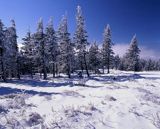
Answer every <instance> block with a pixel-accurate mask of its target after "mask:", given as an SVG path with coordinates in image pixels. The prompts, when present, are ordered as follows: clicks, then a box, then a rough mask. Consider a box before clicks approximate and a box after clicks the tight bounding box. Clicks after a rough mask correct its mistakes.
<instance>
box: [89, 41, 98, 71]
mask: <svg viewBox="0 0 160 129" xmlns="http://www.w3.org/2000/svg"><path fill="white" fill-rule="evenodd" d="M99 64H100V61H99V49H98V45H97V44H96V42H94V44H93V45H91V47H90V49H89V66H90V69H91V70H94V71H95V73H96V72H97V70H98V67H99Z"/></svg>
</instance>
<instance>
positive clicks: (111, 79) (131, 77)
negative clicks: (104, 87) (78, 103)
mask: <svg viewBox="0 0 160 129" xmlns="http://www.w3.org/2000/svg"><path fill="white" fill-rule="evenodd" d="M142 78H146V77H142V76H141V75H139V74H130V75H117V76H113V75H109V76H92V77H90V79H91V80H95V81H101V82H124V81H128V80H129V81H131V80H136V79H142Z"/></svg>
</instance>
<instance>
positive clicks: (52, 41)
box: [45, 18, 59, 77]
mask: <svg viewBox="0 0 160 129" xmlns="http://www.w3.org/2000/svg"><path fill="white" fill-rule="evenodd" d="M45 34H46V37H45V42H46V53H47V57H48V62H49V66H50V65H51V69H52V74H53V77H55V74H56V63H57V56H58V52H59V51H58V49H59V48H58V43H57V36H56V32H55V30H54V28H53V20H52V18H51V19H50V20H49V23H48V25H47V27H46V31H45Z"/></svg>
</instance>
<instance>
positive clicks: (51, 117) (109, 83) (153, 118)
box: [0, 70, 160, 129]
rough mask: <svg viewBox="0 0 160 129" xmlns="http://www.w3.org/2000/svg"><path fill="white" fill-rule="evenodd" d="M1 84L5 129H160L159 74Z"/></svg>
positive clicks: (116, 73)
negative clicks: (83, 83)
mask: <svg viewBox="0 0 160 129" xmlns="http://www.w3.org/2000/svg"><path fill="white" fill-rule="evenodd" d="M35 76H36V77H37V78H36V79H35V80H31V79H30V78H28V77H25V76H24V77H23V79H22V80H19V81H18V80H12V81H11V80H10V81H8V82H7V83H2V82H1V83H0V94H1V95H0V128H4V127H6V128H7V129H8V128H15V129H19V128H25V129H30V128H33V129H46V128H49V129H53V128H54V129H60V128H61V129H160V94H159V93H160V72H154V71H152V72H137V73H134V72H124V71H114V70H112V71H111V74H109V75H108V74H104V75H92V76H91V77H90V78H89V79H88V78H85V79H84V80H82V81H83V82H85V85H84V86H83V85H81V84H80V81H79V79H78V78H77V77H76V76H74V77H73V78H72V79H68V78H66V77H63V76H62V77H59V78H58V77H57V78H55V79H52V78H49V79H48V80H45V81H44V80H41V79H39V78H38V76H37V75H35Z"/></svg>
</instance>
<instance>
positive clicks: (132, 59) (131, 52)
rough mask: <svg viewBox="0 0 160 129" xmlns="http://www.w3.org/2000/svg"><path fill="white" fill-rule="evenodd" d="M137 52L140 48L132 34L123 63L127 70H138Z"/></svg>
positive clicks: (138, 52)
mask: <svg viewBox="0 0 160 129" xmlns="http://www.w3.org/2000/svg"><path fill="white" fill-rule="evenodd" d="M139 54H140V49H139V47H138V42H137V38H136V35H134V36H133V38H132V40H131V43H130V46H129V49H128V51H127V53H126V55H125V64H126V68H127V70H131V71H139V60H140V59H139Z"/></svg>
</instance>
